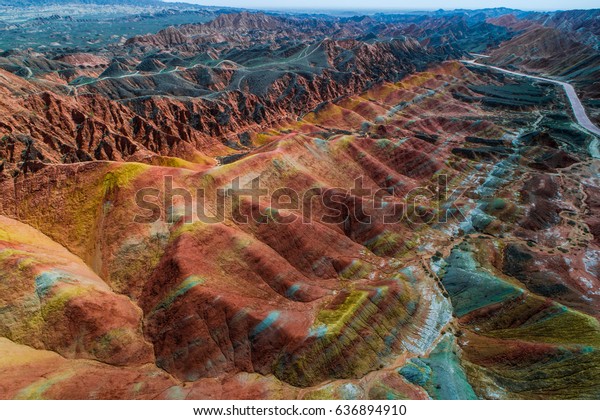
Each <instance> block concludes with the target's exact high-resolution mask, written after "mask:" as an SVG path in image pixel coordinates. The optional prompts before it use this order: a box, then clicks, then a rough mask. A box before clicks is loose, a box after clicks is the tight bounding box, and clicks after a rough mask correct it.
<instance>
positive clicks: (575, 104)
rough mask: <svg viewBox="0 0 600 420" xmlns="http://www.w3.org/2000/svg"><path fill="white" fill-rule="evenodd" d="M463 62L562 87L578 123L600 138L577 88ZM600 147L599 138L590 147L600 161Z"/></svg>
mask: <svg viewBox="0 0 600 420" xmlns="http://www.w3.org/2000/svg"><path fill="white" fill-rule="evenodd" d="M463 62H464V63H468V64H472V65H475V66H481V67H487V68H490V69H494V70H497V71H500V72H503V73H508V74H512V75H513V76H520V77H528V78H530V79H535V80H541V81H544V82H550V83H554V84H557V85H560V86H562V87H563V89H564V90H565V92H566V94H567V97H568V98H569V102H570V103H571V108H573V113H574V114H575V119H576V120H577V123H578V124H579V125H580V126H582V127H583V128H585V129H586V130H588V131H590V132H591V133H594V134H595V135H596V136H600V128H598V126H596V125H595V124H594V123H593V122H592V121H590V118H589V117H588V116H587V114H586V113H585V108H584V107H583V104H582V103H581V101H580V100H579V97H578V96H577V93H576V92H575V88H573V86H572V85H571V84H569V83H566V82H561V81H559V80H554V79H548V78H546V77H540V76H532V75H530V74H525V73H519V72H516V71H511V70H506V69H503V68H501V67H495V66H490V65H488V64H481V63H477V62H476V61H475V60H463ZM599 146H600V142H599V141H598V139H597V138H595V139H594V140H592V142H590V145H589V152H590V154H591V155H592V156H593V157H595V158H598V159H600V147H599Z"/></svg>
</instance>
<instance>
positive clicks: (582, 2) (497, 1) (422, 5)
mask: <svg viewBox="0 0 600 420" xmlns="http://www.w3.org/2000/svg"><path fill="white" fill-rule="evenodd" d="M163 1H185V2H186V3H198V4H203V5H207V6H231V7H244V8H249V9H260V8H268V9H283V8H288V9H289V8H295V9H300V8H304V9H321V10H323V9H344V10H350V9H369V10H373V9H396V10H402V9H404V10H436V9H445V10H451V9H461V8H464V9H482V8H488V7H510V8H513V9H521V10H566V9H594V8H600V0H568V1H567V0H529V1H523V0H520V1H518V0H484V1H482V0H446V1H444V0H418V1H401V0H368V1H365V0H163Z"/></svg>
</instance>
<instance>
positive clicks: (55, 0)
mask: <svg viewBox="0 0 600 420" xmlns="http://www.w3.org/2000/svg"><path fill="white" fill-rule="evenodd" d="M51 4H106V5H109V4H118V5H127V6H160V5H165V4H166V3H164V2H162V1H158V0H10V1H7V0H0V5H1V6H15V7H22V6H45V5H51Z"/></svg>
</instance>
